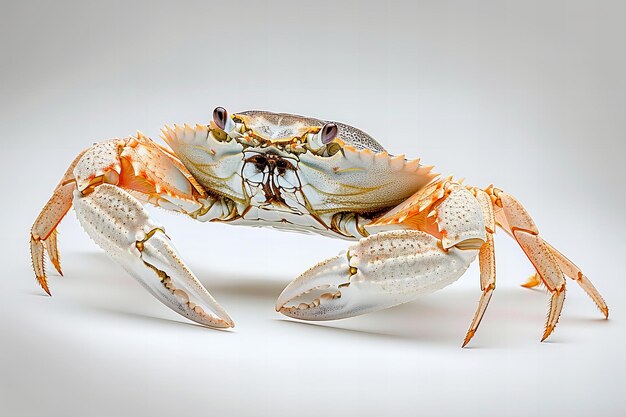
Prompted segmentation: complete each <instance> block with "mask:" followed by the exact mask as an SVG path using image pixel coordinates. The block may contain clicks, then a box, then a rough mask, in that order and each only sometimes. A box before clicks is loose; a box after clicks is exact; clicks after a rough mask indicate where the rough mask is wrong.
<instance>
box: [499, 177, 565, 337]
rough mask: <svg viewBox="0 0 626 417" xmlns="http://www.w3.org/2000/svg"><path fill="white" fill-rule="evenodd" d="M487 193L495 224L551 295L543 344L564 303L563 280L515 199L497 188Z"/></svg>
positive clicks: (527, 216) (535, 229)
mask: <svg viewBox="0 0 626 417" xmlns="http://www.w3.org/2000/svg"><path fill="white" fill-rule="evenodd" d="M487 192H488V193H490V194H492V195H493V196H494V197H495V198H494V200H495V202H494V204H495V217H496V221H497V222H498V224H499V225H500V226H501V227H502V228H503V229H504V230H506V231H507V232H508V233H509V234H510V235H511V236H513V238H514V239H515V240H516V241H517V243H518V244H519V245H520V247H521V248H522V250H523V251H524V253H526V256H527V257H528V259H529V260H530V261H531V262H532V264H533V265H534V267H535V269H536V270H537V274H538V275H539V277H540V278H541V280H542V282H543V284H544V285H545V286H546V288H547V289H548V291H549V292H550V294H551V297H550V309H549V311H548V319H547V321H546V328H545V331H544V333H543V336H542V338H541V341H542V342H543V341H544V340H546V339H547V338H548V336H550V334H551V333H552V331H553V330H554V328H555V327H556V324H557V322H558V321H559V316H560V315H561V310H562V309H563V303H564V301H565V277H564V276H563V272H562V271H561V268H560V267H559V263H558V262H557V260H556V258H555V256H554V254H553V253H552V251H551V250H550V247H549V246H548V244H547V243H545V242H544V241H543V239H542V238H541V236H539V230H538V229H537V226H536V225H535V222H534V221H533V220H532V218H531V217H530V215H529V214H528V212H527V211H526V209H525V208H524V206H522V204H521V203H520V202H519V201H517V199H515V197H513V196H511V195H509V194H507V193H505V192H503V191H500V190H498V189H493V188H489V189H488V190H487Z"/></svg>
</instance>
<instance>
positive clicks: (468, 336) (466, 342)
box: [461, 330, 476, 348]
mask: <svg viewBox="0 0 626 417" xmlns="http://www.w3.org/2000/svg"><path fill="white" fill-rule="evenodd" d="M475 333H476V332H475V331H473V330H470V331H468V332H467V335H465V340H464V341H463V344H462V345H461V347H462V348H464V347H465V346H467V344H468V343H469V342H470V340H472V338H473V337H474V334H475Z"/></svg>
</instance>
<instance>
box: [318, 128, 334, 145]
mask: <svg viewBox="0 0 626 417" xmlns="http://www.w3.org/2000/svg"><path fill="white" fill-rule="evenodd" d="M337 132H338V129H337V125H336V124H334V123H326V124H325V125H324V127H323V128H322V131H321V132H320V140H321V141H322V143H323V144H324V145H328V144H329V143H330V142H332V141H333V139H335V138H336V137H337Z"/></svg>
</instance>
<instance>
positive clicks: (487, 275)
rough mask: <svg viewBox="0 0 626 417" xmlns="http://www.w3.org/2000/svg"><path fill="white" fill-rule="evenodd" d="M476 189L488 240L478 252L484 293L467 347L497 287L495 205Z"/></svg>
mask: <svg viewBox="0 0 626 417" xmlns="http://www.w3.org/2000/svg"><path fill="white" fill-rule="evenodd" d="M475 191H476V199H477V200H478V202H479V204H480V208H481V210H482V213H483V217H484V220H485V231H486V232H487V233H486V238H487V240H486V241H485V243H484V244H483V245H482V246H481V248H480V251H479V253H478V263H479V266H480V288H481V290H482V291H483V293H482V295H481V296H480V300H479V301H478V309H477V310H476V314H474V318H473V320H472V324H470V327H469V330H468V331H467V335H466V336H465V340H464V341H463V347H465V346H466V345H467V344H468V343H469V341H470V340H472V337H474V334H475V333H476V330H477V329H478V326H479V325H480V322H481V320H482V318H483V315H484V314H485V311H486V310H487V306H488V305H489V301H490V300H491V295H492V294H493V291H494V290H495V289H496V260H495V251H494V244H493V234H494V233H495V228H496V226H495V217H494V214H493V206H492V204H491V198H490V197H489V195H488V194H487V193H485V192H484V191H482V190H479V189H476V190H475Z"/></svg>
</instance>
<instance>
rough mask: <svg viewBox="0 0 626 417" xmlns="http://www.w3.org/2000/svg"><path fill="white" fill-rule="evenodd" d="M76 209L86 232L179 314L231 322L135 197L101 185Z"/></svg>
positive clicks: (208, 322)
mask: <svg viewBox="0 0 626 417" xmlns="http://www.w3.org/2000/svg"><path fill="white" fill-rule="evenodd" d="M74 208H75V210H76V215H77V217H78V219H79V220H80V223H81V225H82V226H83V228H84V229H85V231H86V232H87V234H88V235H89V236H90V237H91V238H92V239H93V240H94V241H95V242H96V243H97V244H98V245H99V246H100V247H102V248H103V249H104V250H105V251H106V252H107V253H108V254H109V255H110V256H111V257H112V258H113V259H114V260H115V261H117V262H118V263H119V264H120V265H122V266H123V267H124V269H126V271H128V273H130V274H131V275H132V276H133V277H135V278H136V279H137V280H138V281H139V283H141V284H142V285H143V286H144V287H145V288H146V289H147V290H148V291H149V292H150V293H151V294H152V295H154V296H155V297H156V298H157V299H158V300H159V301H161V302H162V303H163V304H165V305H166V306H168V307H169V308H171V309H172V310H174V311H175V312H177V313H178V314H180V315H182V316H184V317H187V318H188V319H190V320H192V321H195V322H196V323H200V324H203V325H205V326H209V327H217V328H226V327H233V325H234V324H233V321H232V320H231V318H230V317H229V316H228V314H226V311H224V309H223V308H222V307H221V306H220V305H219V304H218V303H217V301H215V299H214V298H213V297H212V296H211V294H209V292H208V291H207V290H206V289H205V288H204V287H203V286H202V284H201V283H200V281H198V279H197V278H196V277H195V276H194V274H193V273H192V272H191V271H190V270H189V268H188V267H187V266H186V265H185V263H184V262H183V260H182V259H181V258H180V257H179V255H178V253H177V252H176V250H175V249H174V246H173V245H172V243H171V241H170V239H169V237H167V235H166V234H165V232H164V229H163V227H162V226H159V225H157V224H156V223H154V222H153V221H152V220H151V219H150V217H149V215H148V212H147V211H146V210H145V209H144V208H143V207H142V206H141V204H140V203H139V201H137V200H136V199H135V198H134V197H133V196H131V195H130V194H128V193H127V192H126V191H124V190H122V189H121V188H118V187H115V186H113V185H109V184H102V185H100V186H98V187H96V188H95V190H94V191H93V192H92V193H90V194H88V195H83V194H81V193H80V192H79V191H75V193H74Z"/></svg>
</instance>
